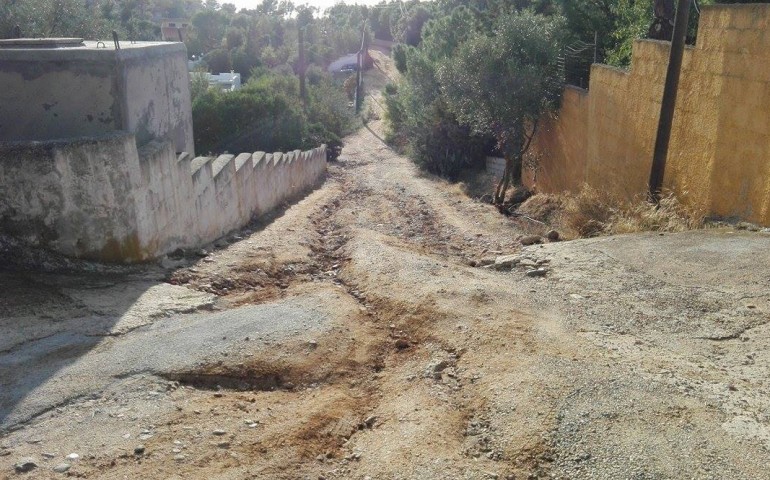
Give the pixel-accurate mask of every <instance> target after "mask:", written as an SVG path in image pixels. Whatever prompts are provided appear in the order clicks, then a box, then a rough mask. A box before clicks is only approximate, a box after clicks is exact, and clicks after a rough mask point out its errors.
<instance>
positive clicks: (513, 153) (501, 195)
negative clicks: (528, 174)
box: [494, 127, 525, 205]
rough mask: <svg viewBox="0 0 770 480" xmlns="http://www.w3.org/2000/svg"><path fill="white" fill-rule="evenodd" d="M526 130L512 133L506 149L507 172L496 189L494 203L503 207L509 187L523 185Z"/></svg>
mask: <svg viewBox="0 0 770 480" xmlns="http://www.w3.org/2000/svg"><path fill="white" fill-rule="evenodd" d="M524 143H525V142H524V129H523V127H522V128H517V129H515V130H514V131H513V132H512V135H511V137H510V140H509V143H508V145H507V147H506V148H505V170H504V171H503V178H501V179H500V182H499V183H498V184H497V188H496V189H495V196H494V202H495V204H497V205H502V204H503V203H504V202H505V194H506V193H507V192H508V187H509V186H510V185H511V183H513V185H514V186H517V187H518V186H520V185H521V184H522V178H521V177H522V165H523V163H524V161H523V160H524Z"/></svg>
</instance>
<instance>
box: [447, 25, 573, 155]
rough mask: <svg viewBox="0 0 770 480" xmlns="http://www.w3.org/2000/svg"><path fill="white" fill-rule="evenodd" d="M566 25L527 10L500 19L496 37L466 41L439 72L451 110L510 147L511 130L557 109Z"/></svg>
mask: <svg viewBox="0 0 770 480" xmlns="http://www.w3.org/2000/svg"><path fill="white" fill-rule="evenodd" d="M560 35H561V25H560V23H559V22H558V21H556V20H555V19H554V18H553V17H552V18H547V17H544V16H541V15H535V14H532V13H529V12H527V11H524V12H522V13H516V14H510V15H506V16H504V17H501V18H500V20H499V21H498V24H497V27H496V28H495V31H494V35H493V36H486V35H478V36H476V37H473V38H471V39H470V40H469V41H467V42H465V43H464V44H462V46H461V47H460V48H459V49H458V51H457V52H456V53H455V55H453V56H452V57H451V58H449V59H448V60H447V61H445V62H444V63H443V65H442V66H441V67H440V69H439V71H438V74H439V75H438V76H439V81H440V84H441V87H442V90H443V92H444V93H445V94H446V98H447V99H448V101H449V105H450V107H451V110H452V111H453V112H454V113H455V114H456V115H457V117H458V119H460V121H461V122H463V123H465V124H468V125H470V126H471V127H472V128H473V129H474V130H475V131H477V132H478V133H482V134H491V135H493V136H494V137H495V138H496V139H497V140H498V142H499V143H500V147H501V148H505V149H508V148H510V147H511V145H509V144H508V143H509V139H510V136H511V135H512V129H521V128H522V127H523V126H524V123H525V122H528V121H536V120H537V119H539V117H540V115H541V114H542V113H544V112H545V111H547V110H548V109H550V108H552V107H553V106H554V104H555V100H556V99H557V98H558V97H559V94H560V91H561V83H560V81H559V78H558V70H557V68H556V63H557V58H558V54H559V43H560V40H561V38H560Z"/></svg>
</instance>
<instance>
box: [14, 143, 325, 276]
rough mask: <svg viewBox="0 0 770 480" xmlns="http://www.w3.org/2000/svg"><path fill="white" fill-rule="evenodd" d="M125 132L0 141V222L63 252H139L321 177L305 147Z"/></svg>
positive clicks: (142, 255) (242, 214)
mask: <svg viewBox="0 0 770 480" xmlns="http://www.w3.org/2000/svg"><path fill="white" fill-rule="evenodd" d="M136 145H137V142H136V137H135V135H133V134H130V133H114V134H107V135H104V136H101V137H95V138H78V139H71V140H66V141H47V142H14V143H9V142H6V143H0V179H2V182H1V184H2V185H3V188H2V189H0V231H3V232H5V233H9V234H11V235H14V236H17V237H20V238H22V239H25V240H26V241H28V242H30V243H32V244H36V245H39V246H42V247H45V248H49V249H51V250H54V251H58V252H61V253H64V254H66V255H70V256H74V257H79V258H88V259H93V260H99V261H108V262H138V261H144V260H149V259H152V258H155V257H157V256H160V255H162V254H164V253H168V252H170V251H172V250H174V249H176V248H179V247H196V246H200V245H203V244H206V243H209V242H211V241H214V240H215V239H217V238H219V237H221V236H223V235H225V234H227V233H228V232H230V231H232V230H234V229H237V228H240V227H242V226H243V225H245V224H247V223H248V222H249V221H250V220H251V219H253V218H255V217H258V216H260V215H262V214H264V213H266V212H269V211H270V210H272V209H274V208H276V207H277V206H278V205H280V204H281V203H283V202H285V201H288V200H290V199H292V198H295V197H297V196H298V195H300V194H302V193H303V192H305V191H307V190H308V189H310V188H311V187H313V186H314V185H316V184H317V183H318V182H319V181H321V180H322V178H323V176H324V174H325V171H326V151H325V147H323V146H322V147H319V148H316V149H314V150H310V151H307V152H300V151H298V150H297V151H294V152H289V153H264V152H255V153H243V154H240V155H237V156H235V155H220V156H219V157H216V158H209V157H197V158H192V156H190V155H189V154H187V153H183V154H181V155H178V154H177V153H176V145H175V143H174V142H173V141H172V140H165V141H157V140H156V141H151V142H149V143H147V144H145V145H143V146H142V147H139V148H137V146H136Z"/></svg>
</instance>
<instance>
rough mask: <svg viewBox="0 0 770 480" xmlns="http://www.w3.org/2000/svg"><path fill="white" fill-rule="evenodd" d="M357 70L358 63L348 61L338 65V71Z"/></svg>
mask: <svg viewBox="0 0 770 480" xmlns="http://www.w3.org/2000/svg"><path fill="white" fill-rule="evenodd" d="M357 70H358V64H356V63H348V64H346V65H343V66H342V67H340V72H355V71H357Z"/></svg>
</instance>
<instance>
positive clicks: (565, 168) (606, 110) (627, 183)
mask: <svg viewBox="0 0 770 480" xmlns="http://www.w3.org/2000/svg"><path fill="white" fill-rule="evenodd" d="M668 55H669V44H668V42H658V41H653V40H638V41H636V42H635V43H634V48H633V59H632V65H631V69H630V70H628V71H626V70H622V69H616V68H613V67H609V66H606V65H598V64H596V65H593V67H592V69H591V82H590V89H589V92H586V91H584V90H581V89H576V88H567V89H566V90H565V92H564V99H563V103H562V107H561V110H560V111H559V113H558V115H555V116H549V117H548V118H546V119H544V121H543V122H541V123H542V126H541V127H542V128H541V129H540V130H539V133H538V135H537V136H536V139H535V143H534V145H533V150H532V154H533V155H535V157H536V158H537V159H538V163H539V166H540V167H539V171H537V172H536V173H535V172H533V171H529V172H527V181H528V183H529V184H530V185H536V186H537V188H538V189H539V190H540V191H546V192H558V191H562V190H571V191H575V190H578V189H579V188H580V186H581V185H582V184H583V183H588V184H589V185H592V186H594V187H596V188H599V189H602V190H608V191H610V192H612V193H614V194H616V195H619V196H621V197H624V198H630V197H633V196H634V195H637V194H644V192H646V189H647V181H648V178H649V174H650V165H651V163H652V151H653V147H654V143H655V133H656V130H657V124H658V116H659V113H660V101H661V97H662V95H663V83H664V79H665V72H666V65H667V63H668ZM664 185H665V187H666V188H669V189H672V190H674V191H675V192H677V193H678V194H679V195H680V197H681V198H682V199H683V200H684V201H686V202H689V203H692V204H697V205H700V206H702V207H704V208H705V209H706V210H707V211H709V212H710V213H711V214H714V215H720V216H726V217H740V218H743V219H746V220H749V221H753V222H757V223H762V224H765V225H770V5H719V6H709V7H704V8H703V12H702V17H701V21H700V26H699V32H698V44H697V45H696V46H695V47H694V48H688V49H687V50H686V51H685V56H684V63H683V67H682V77H681V80H680V89H679V95H678V98H677V104H676V112H675V114H674V125H673V130H672V136H671V143H670V147H669V156H668V162H667V166H666V176H665V180H664Z"/></svg>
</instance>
